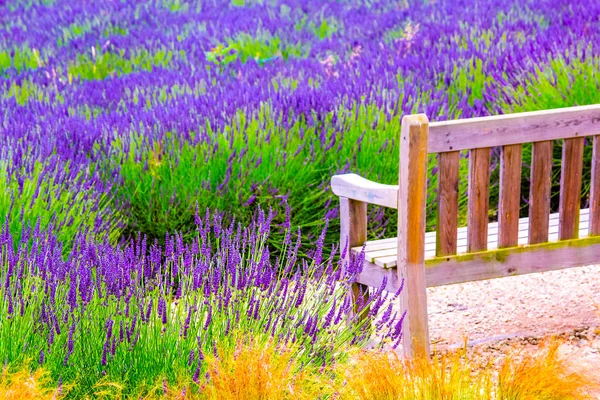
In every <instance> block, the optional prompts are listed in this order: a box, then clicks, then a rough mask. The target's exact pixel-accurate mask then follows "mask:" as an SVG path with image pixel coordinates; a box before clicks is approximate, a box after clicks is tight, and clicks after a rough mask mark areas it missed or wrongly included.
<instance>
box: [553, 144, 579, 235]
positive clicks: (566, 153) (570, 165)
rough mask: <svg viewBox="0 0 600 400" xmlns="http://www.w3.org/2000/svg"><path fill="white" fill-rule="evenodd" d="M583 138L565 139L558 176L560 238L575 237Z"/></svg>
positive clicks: (577, 229)
mask: <svg viewBox="0 0 600 400" xmlns="http://www.w3.org/2000/svg"><path fill="white" fill-rule="evenodd" d="M584 140H585V138H583V137H581V138H574V139H565V141H564V143H563V152H562V171H561V176H560V204H559V214H560V215H559V223H558V236H559V239H560V240H567V239H576V238H577V234H578V231H579V227H578V225H579V208H580V207H581V205H580V203H581V171H582V168H583V145H584Z"/></svg>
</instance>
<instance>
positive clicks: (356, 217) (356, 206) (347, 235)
mask: <svg viewBox="0 0 600 400" xmlns="http://www.w3.org/2000/svg"><path fill="white" fill-rule="evenodd" d="M366 240H367V203H364V202H362V201H356V200H352V199H348V198H347V197H340V249H341V250H340V251H341V252H344V249H346V251H345V255H344V259H343V263H342V268H343V269H344V270H345V269H346V268H347V267H348V263H349V262H350V256H351V254H350V249H351V248H352V247H355V246H361V247H362V245H363V243H365V241H366ZM380 284H381V282H380ZM348 295H349V296H350V301H351V304H352V306H353V310H354V315H356V314H359V315H358V317H357V319H358V320H359V321H360V320H363V319H365V318H366V317H367V315H368V312H369V308H368V307H365V306H364V305H365V304H367V301H368V297H369V288H368V287H367V286H365V285H362V284H360V283H353V284H352V287H351V288H350V293H349V294H348Z"/></svg>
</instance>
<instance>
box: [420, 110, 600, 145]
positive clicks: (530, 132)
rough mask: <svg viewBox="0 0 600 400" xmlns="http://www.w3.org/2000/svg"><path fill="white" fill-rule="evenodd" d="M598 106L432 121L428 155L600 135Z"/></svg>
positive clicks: (599, 111)
mask: <svg viewBox="0 0 600 400" xmlns="http://www.w3.org/2000/svg"><path fill="white" fill-rule="evenodd" d="M599 127H600V104H594V105H589V106H579V107H569V108H559V109H553V110H543V111H533V112H525V113H517V114H505V115H494V116H490V117H478V118H465V119H458V120H453V121H439V122H432V123H431V124H430V125H429V144H428V151H429V153H442V152H445V151H460V150H470V149H474V148H485V147H496V146H506V145H509V144H521V143H532V142H541V141H548V140H558V139H564V138H572V137H584V136H592V135H598V134H600V129H598V128H599Z"/></svg>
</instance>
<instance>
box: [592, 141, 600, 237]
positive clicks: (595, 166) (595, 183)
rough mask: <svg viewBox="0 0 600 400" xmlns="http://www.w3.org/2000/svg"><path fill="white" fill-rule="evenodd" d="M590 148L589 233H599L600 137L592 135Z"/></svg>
mask: <svg viewBox="0 0 600 400" xmlns="http://www.w3.org/2000/svg"><path fill="white" fill-rule="evenodd" d="M593 140H594V141H593V144H592V146H593V148H592V182H591V187H590V230H589V234H590V236H591V235H594V236H595V235H600V137H598V136H594V139H593Z"/></svg>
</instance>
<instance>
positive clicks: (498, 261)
mask: <svg viewBox="0 0 600 400" xmlns="http://www.w3.org/2000/svg"><path fill="white" fill-rule="evenodd" d="M599 263H600V237H599V236H592V237H588V238H585V239H571V240H566V241H562V242H559V243H540V244H537V245H531V246H526V247H522V248H508V249H500V250H490V251H486V252H481V253H475V254H467V255H457V256H449V257H440V258H434V259H431V260H427V261H426V262H425V274H426V282H427V287H434V286H444V285H451V284H455V283H463V282H474V281H479V280H485V279H493V278H500V277H504V276H514V275H523V274H529V273H535V272H544V271H552V270H557V269H565V268H574V267H580V266H584V265H593V264H599ZM394 275H397V274H396V270H395V269H393V268H388V269H385V268H381V267H379V266H378V265H375V264H373V263H369V262H365V269H364V270H363V272H362V273H361V274H360V275H359V277H358V281H359V282H361V283H365V284H368V285H369V286H371V285H373V284H374V283H375V282H379V283H381V281H382V279H383V277H384V276H385V277H387V278H388V281H387V283H388V284H387V286H386V288H385V289H386V290H387V291H389V292H395V291H396V290H398V288H399V285H400V284H401V282H402V281H401V280H398V279H397V278H396V279H394Z"/></svg>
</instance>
